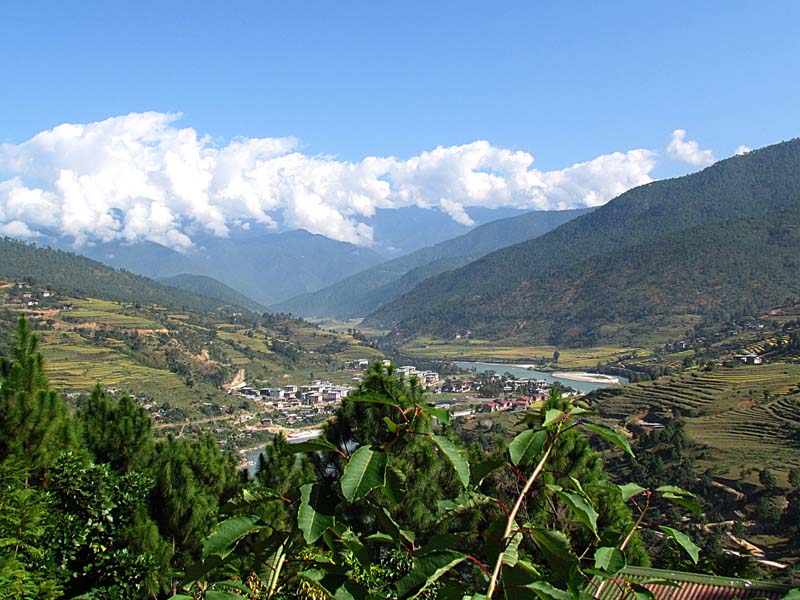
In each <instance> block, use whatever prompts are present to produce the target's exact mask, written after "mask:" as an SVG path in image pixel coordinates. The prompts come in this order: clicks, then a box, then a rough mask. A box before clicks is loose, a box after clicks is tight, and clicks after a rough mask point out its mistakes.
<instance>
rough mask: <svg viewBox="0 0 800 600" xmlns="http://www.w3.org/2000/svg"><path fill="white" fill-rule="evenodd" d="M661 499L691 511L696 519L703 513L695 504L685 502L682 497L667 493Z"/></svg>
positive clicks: (689, 501) (688, 501)
mask: <svg viewBox="0 0 800 600" xmlns="http://www.w3.org/2000/svg"><path fill="white" fill-rule="evenodd" d="M661 497H662V498H665V499H667V500H669V501H670V502H673V503H675V504H678V505H679V506H682V507H684V508H686V509H688V510H690V511H692V512H693V513H694V514H695V515H697V516H698V517H699V516H700V515H701V514H702V513H703V508H702V507H701V506H700V505H699V504H698V503H697V502H692V501H691V500H687V499H686V498H684V497H683V496H676V495H675V494H672V493H669V492H668V493H666V494H662V495H661Z"/></svg>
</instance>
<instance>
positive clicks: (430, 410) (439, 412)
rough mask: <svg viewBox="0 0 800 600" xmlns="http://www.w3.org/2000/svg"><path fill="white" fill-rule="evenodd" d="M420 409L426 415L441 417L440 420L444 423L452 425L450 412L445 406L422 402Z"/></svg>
mask: <svg viewBox="0 0 800 600" xmlns="http://www.w3.org/2000/svg"><path fill="white" fill-rule="evenodd" d="M419 407H420V409H421V410H422V412H423V413H425V414H426V415H429V416H431V417H436V418H437V419H439V422H441V423H443V424H444V425H450V412H449V411H447V410H445V409H443V408H436V407H434V406H430V405H428V404H420V405H419Z"/></svg>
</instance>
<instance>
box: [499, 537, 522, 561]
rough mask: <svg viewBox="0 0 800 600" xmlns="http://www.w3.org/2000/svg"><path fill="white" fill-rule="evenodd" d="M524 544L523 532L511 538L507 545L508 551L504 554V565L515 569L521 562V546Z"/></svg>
mask: <svg viewBox="0 0 800 600" xmlns="http://www.w3.org/2000/svg"><path fill="white" fill-rule="evenodd" d="M521 542H522V532H521V531H518V532H517V533H515V534H514V535H512V536H511V539H510V540H508V544H506V550H505V552H503V564H504V565H508V566H509V567H513V566H514V565H516V564H517V561H518V560H519V545H520V543H521Z"/></svg>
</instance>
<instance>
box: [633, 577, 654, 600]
mask: <svg viewBox="0 0 800 600" xmlns="http://www.w3.org/2000/svg"><path fill="white" fill-rule="evenodd" d="M630 584H631V590H633V597H634V598H636V600H656V595H655V594H654V593H653V592H651V591H650V590H649V589H647V588H646V587H644V586H643V585H641V584H638V583H633V582H632V581H631V582H630Z"/></svg>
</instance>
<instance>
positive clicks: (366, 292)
mask: <svg viewBox="0 0 800 600" xmlns="http://www.w3.org/2000/svg"><path fill="white" fill-rule="evenodd" d="M588 211H589V209H576V210H559V211H533V212H529V213H525V214H523V215H519V216H515V217H508V218H506V219H498V220H496V221H491V222H489V223H486V224H484V225H481V226H479V227H476V228H475V229H473V230H472V231H470V232H469V233H466V234H464V235H460V236H458V237H455V238H453V239H450V240H447V241H444V242H441V243H439V244H436V245H435V246H428V247H426V248H422V249H420V250H417V251H415V252H412V253H411V254H408V255H406V256H402V257H400V258H396V259H394V260H390V261H386V262H384V263H381V264H379V265H376V266H374V267H371V268H369V269H367V270H365V271H361V272H359V273H356V274H355V275H352V276H350V277H347V278H346V279H343V280H341V281H339V282H337V283H335V284H333V285H331V286H328V287H326V288H324V289H321V290H318V291H316V292H312V293H308V294H302V295H299V296H295V297H294V298H291V299H290V300H287V301H285V302H281V303H280V304H276V305H275V306H273V307H272V308H273V309H274V310H276V311H278V312H289V313H292V314H296V315H301V316H306V317H334V318H340V319H349V318H353V317H360V316H364V315H367V314H369V313H371V312H373V311H375V310H377V309H378V308H379V307H380V306H382V305H384V304H386V303H387V302H391V301H392V300H394V299H396V298H399V297H400V296H401V295H403V294H404V293H406V292H408V291H409V290H411V289H412V288H413V287H414V286H415V285H417V284H418V283H419V282H421V281H423V280H425V279H427V278H428V277H434V276H437V275H440V274H442V273H445V272H447V271H450V270H452V269H455V268H458V267H461V266H463V265H465V264H467V263H469V262H471V261H473V260H475V259H476V258H479V257H481V256H483V255H485V254H487V253H489V252H492V251H493V250H497V249H498V248H503V247H505V246H509V245H511V244H515V243H517V242H521V241H523V240H529V239H531V238H534V237H537V236H540V235H542V234H544V233H547V232H548V231H550V230H552V229H554V228H556V227H558V226H559V225H561V224H562V223H566V222H567V221H570V220H571V219H574V218H575V217H578V216H580V215H582V214H584V213H586V212H588Z"/></svg>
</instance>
